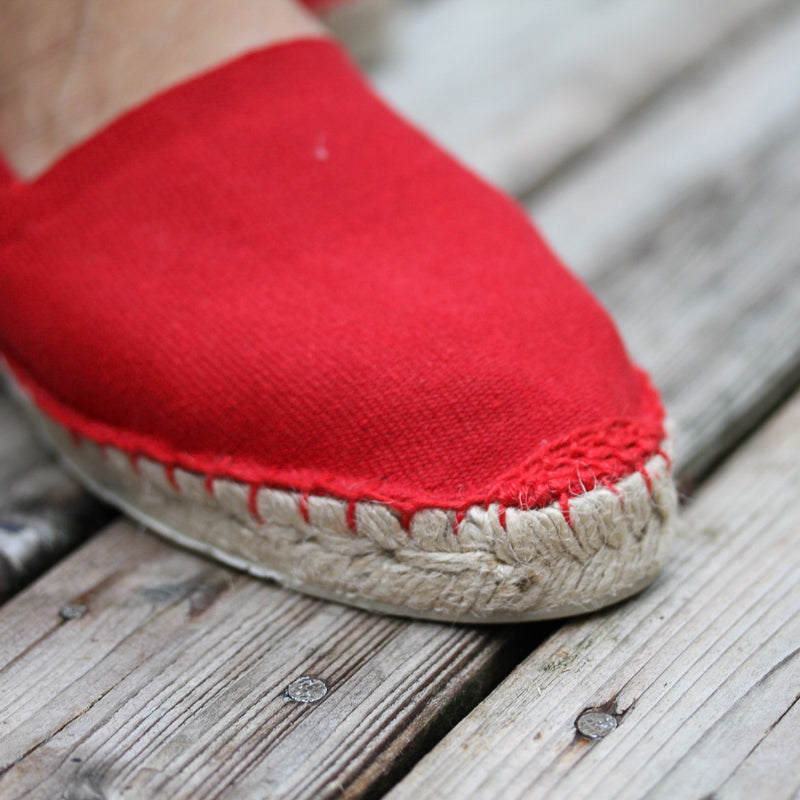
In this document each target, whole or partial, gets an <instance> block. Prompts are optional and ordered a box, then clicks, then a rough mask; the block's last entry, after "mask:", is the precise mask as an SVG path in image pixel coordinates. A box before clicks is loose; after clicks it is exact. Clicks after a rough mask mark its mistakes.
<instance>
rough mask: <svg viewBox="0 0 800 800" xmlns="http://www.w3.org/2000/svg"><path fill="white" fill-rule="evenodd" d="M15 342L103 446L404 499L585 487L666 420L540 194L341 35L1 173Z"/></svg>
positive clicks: (56, 404) (531, 502) (255, 479)
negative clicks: (548, 241) (24, 176)
mask: <svg viewBox="0 0 800 800" xmlns="http://www.w3.org/2000/svg"><path fill="white" fill-rule="evenodd" d="M578 224H580V220H576V225H578ZM0 350H2V352H3V353H4V354H5V356H6V358H7V359H8V362H9V364H10V365H11V367H12V369H13V370H14V372H15V373H16V375H17V378H18V379H19V380H20V381H21V382H22V383H23V384H24V385H25V386H27V387H28V389H29V390H30V391H31V393H32V394H33V396H34V398H35V400H36V401H37V403H38V404H39V405H40V407H41V408H42V409H43V410H44V411H45V412H46V413H48V414H49V415H51V416H52V417H54V418H55V419H57V420H58V421H59V422H61V423H62V424H64V425H66V426H67V427H69V428H70V429H72V430H73V431H75V432H76V433H78V434H81V435H83V436H87V437H90V438H92V439H94V440H96V441H97V442H99V443H102V444H111V445H114V446H116V447H120V448H122V449H124V450H126V451H128V452H130V453H131V454H144V455H147V456H149V457H152V458H155V459H157V460H160V461H162V462H163V463H165V464H167V465H170V466H181V467H183V468H186V469H189V470H195V471H198V472H201V473H204V474H213V475H219V476H228V477H232V478H236V479H239V480H242V481H246V482H249V483H251V484H253V485H264V486H275V487H284V488H290V489H296V490H298V491H301V492H308V493H315V492H319V493H325V494H329V495H334V496H337V497H342V498H344V499H348V500H362V499H372V500H379V501H384V502H387V503H390V504H391V505H392V506H393V507H395V508H396V509H397V510H398V511H399V512H401V513H403V514H408V513H410V512H413V511H414V510H417V509H420V508H424V507H429V506H438V507H445V508H456V509H460V508H465V507H466V506H468V505H471V504H474V503H489V502H493V501H498V502H501V503H503V504H506V505H515V506H523V507H527V506H541V505H544V504H547V503H550V502H553V501H554V500H561V501H562V503H563V502H564V500H565V498H568V497H569V496H571V495H575V494H579V493H580V492H582V491H584V490H585V489H590V488H592V487H593V486H594V485H596V483H597V482H598V481H600V482H604V483H609V482H612V481H615V480H617V479H619V478H621V477H623V476H624V475H627V474H629V473H631V472H633V471H635V470H638V469H641V468H642V466H643V464H644V462H645V461H646V460H647V459H648V458H649V457H650V456H652V455H653V454H654V453H655V452H657V451H658V448H659V443H660V441H661V439H662V438H663V435H664V432H663V426H662V411H661V407H660V405H659V402H658V398H657V396H656V394H655V393H654V391H653V390H652V388H651V387H650V384H649V383H648V381H647V379H646V377H645V376H644V375H643V374H642V373H641V372H640V371H638V370H637V369H636V368H635V367H634V366H633V365H632V364H631V362H630V360H629V358H628V356H627V354H626V352H625V349H624V347H623V345H622V343H621V341H620V339H619V336H618V334H617V332H616V330H615V328H614V325H613V323H612V322H611V321H610V320H609V318H608V316H607V314H606V313H605V312H604V311H603V310H602V308H601V307H600V306H599V305H598V303H597V302H596V301H595V300H594V299H593V298H592V296H591V295H590V294H589V292H588V291H587V290H586V289H585V288H584V286H583V285H582V284H581V283H580V282H579V281H578V280H577V279H576V278H575V277H573V276H572V275H571V274H570V273H569V272H567V271H566V270H565V269H564V268H563V267H562V266H561V265H560V264H559V262H558V260H557V259H556V258H555V257H554V255H553V254H552V253H551V252H550V250H548V248H547V246H546V245H545V244H544V243H543V241H542V239H541V238H540V236H539V235H538V234H537V233H536V231H535V230H534V229H533V228H532V227H531V225H530V223H529V221H528V219H527V218H526V216H525V214H524V213H523V212H522V211H521V210H520V209H519V208H518V207H517V206H516V205H515V204H514V203H513V202H512V201H510V200H509V199H507V198H506V197H505V196H503V195H502V194H500V193H499V192H497V191H496V190H494V189H492V188H491V187H489V186H487V185H486V184H485V183H483V182H482V181H481V180H479V179H478V178H476V177H475V176H473V175H472V174H471V173H469V172H468V171H466V170H465V169H464V168H463V167H461V166H460V165H459V164H457V163H456V162H454V161H453V160H452V159H451V158H449V157H448V156H447V155H445V154H443V153H442V151H441V150H439V149H438V148H437V147H436V146H435V145H433V144H432V143H431V142H430V141H429V140H428V139H426V138H425V137H424V136H422V135H421V134H420V133H419V132H417V131H416V130H414V129H413V128H412V127H410V126H409V125H408V124H407V123H406V122H404V121H403V120H401V119H400V118H398V117H397V116H396V115H395V114H393V113H392V112H391V111H390V110H388V109H387V108H386V106H385V105H383V104H382V103H381V102H380V101H379V100H378V99H377V98H376V97H375V96H374V95H373V93H372V92H371V91H370V89H369V88H368V87H367V86H366V85H365V83H364V81H363V79H362V78H361V76H360V75H359V74H358V72H357V70H356V69H355V68H354V67H353V66H352V65H351V63H350V62H349V61H348V59H347V57H346V56H344V55H343V53H342V51H341V50H340V49H339V47H338V46H337V45H335V44H334V43H332V42H329V41H325V40H303V41H298V42H293V43H289V44H284V45H278V46H275V47H271V48H269V49H266V50H263V51H260V52H256V53H253V54H250V55H246V56H244V57H242V58H239V59H237V60H236V61H234V62H232V63H229V64H227V65H224V66H222V67H220V68H218V69H216V70H214V71H212V72H209V73H208V74H205V75H203V76H200V77H198V78H196V79H194V80H192V81H189V82H187V83H185V84H183V85H181V86H178V87H176V88H174V89H171V90H169V91H167V92H165V93H164V94H162V95H160V96H158V97H157V98H155V99H153V100H151V101H150V102H148V103H147V104H145V105H144V106H142V107H140V108H138V109H136V110H134V111H132V112H130V113H128V114H127V115H125V116H124V117H123V118H121V119H119V120H118V121H117V122H115V123H114V124H112V125H111V126H110V127H109V128H107V129H106V130H105V131H103V132H102V133H100V134H99V135H97V136H96V137H95V138H93V139H92V140H91V141H89V142H88V143H86V144H85V145H83V146H80V147H78V148H77V149H75V150H74V151H72V152H71V153H70V154H69V155H68V156H66V157H65V158H63V159H62V160H61V161H60V162H58V163H57V164H56V165H55V166H54V167H53V168H52V169H51V170H50V171H49V172H47V173H46V174H45V175H44V176H43V177H42V178H40V179H38V180H37V181H35V182H33V183H31V184H28V185H23V184H21V183H16V184H13V185H8V184H7V185H6V188H5V190H0Z"/></svg>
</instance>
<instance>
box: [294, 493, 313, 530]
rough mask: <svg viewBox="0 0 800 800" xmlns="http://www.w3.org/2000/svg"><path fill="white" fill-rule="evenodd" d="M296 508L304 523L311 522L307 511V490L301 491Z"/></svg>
mask: <svg viewBox="0 0 800 800" xmlns="http://www.w3.org/2000/svg"><path fill="white" fill-rule="evenodd" d="M297 508H298V510H299V511H300V516H301V517H302V518H303V522H305V523H306V524H308V523H309V522H311V517H310V516H309V513H308V492H301V494H300V497H299V498H298V499H297Z"/></svg>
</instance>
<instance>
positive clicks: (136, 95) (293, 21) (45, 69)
mask: <svg viewBox="0 0 800 800" xmlns="http://www.w3.org/2000/svg"><path fill="white" fill-rule="evenodd" d="M324 35H325V29H324V28H323V27H322V25H321V24H320V23H319V22H317V20H316V19H315V18H314V17H313V16H311V15H310V14H309V13H307V12H306V11H305V10H304V9H303V8H302V7H301V6H300V5H298V4H296V3H295V2H293V1H292V0H169V2H165V1H164V0H136V2H130V0H59V1H58V2H57V3H53V2H49V0H3V2H2V3H0V152H2V153H3V154H4V156H5V158H6V160H7V161H8V163H9V166H10V167H11V168H12V169H13V170H14V171H15V172H16V173H17V175H18V176H19V177H21V178H23V179H32V178H35V177H37V176H38V175H40V174H41V173H42V172H44V171H45V170H47V168H48V167H49V166H50V165H51V164H52V163H53V162H54V161H56V160H57V159H58V158H59V157H60V156H62V155H63V154H64V153H66V152H67V151H68V150H69V149H71V148H72V147H74V146H75V144H77V143H78V142H81V141H83V140H84V139H87V138H88V137H90V136H91V135H92V134H94V133H95V132H96V131H98V130H99V129H100V128H102V127H103V126H105V125H106V124H108V123H109V122H110V121H111V120H113V119H114V118H115V117H117V116H119V115H120V114H121V113H123V112H124V111H126V110H127V109H129V108H131V107H133V106H135V105H137V104H138V103H141V102H143V101H144V100H147V98H149V97H151V96H152V95H154V94H155V93H157V92H158V91H159V90H161V89H164V88H166V87H169V86H172V85H174V84H176V83H180V82H181V81H183V80H186V79H187V78H189V77H191V76H192V75H196V74H198V73H200V72H203V71H204V70H206V69H208V68H211V67H213V66H214V65H215V64H219V63H222V62H224V61H227V60H230V59H232V58H235V57H237V56H239V55H241V54H243V53H245V52H247V51H248V50H253V49H257V48H260V47H263V46H266V45H269V44H273V43H275V42H280V41H285V40H289V39H294V38H298V37H306V36H324Z"/></svg>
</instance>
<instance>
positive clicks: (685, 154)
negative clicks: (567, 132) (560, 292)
mask: <svg viewBox="0 0 800 800" xmlns="http://www.w3.org/2000/svg"><path fill="white" fill-rule="evenodd" d="M798 52H800V5H798V4H796V5H795V7H794V9H793V10H792V11H791V13H787V14H784V15H783V16H782V17H781V18H780V20H779V21H777V22H774V23H773V24H771V25H765V26H761V27H759V28H758V29H757V30H756V31H755V32H754V33H753V35H751V36H748V37H745V38H743V39H742V40H740V41H739V42H737V44H736V46H735V47H728V48H726V49H725V51H724V52H723V53H721V54H719V55H718V57H717V58H714V59H711V58H709V59H708V62H707V63H706V64H705V65H704V67H703V68H702V69H700V70H698V72H697V73H696V74H695V75H693V76H692V80H691V81H688V82H687V84H686V85H683V86H679V87H678V86H676V87H675V88H674V89H673V91H672V92H671V93H669V94H668V95H666V96H664V97H662V98H661V100H660V101H659V102H658V103H656V104H654V105H653V106H652V107H651V108H649V109H648V111H647V113H646V114H643V115H641V116H640V117H639V118H637V119H636V120H635V121H633V122H632V123H631V124H630V125H629V126H627V127H626V129H625V130H622V131H620V132H619V134H618V135H617V136H616V137H614V138H612V139H609V140H608V141H607V142H605V143H604V144H603V145H601V146H600V147H598V148H597V150H596V151H595V152H594V154H593V157H592V158H591V159H590V160H586V161H584V162H582V163H581V164H580V165H579V166H578V167H577V168H576V169H575V170H573V171H572V172H571V173H568V174H565V175H564V176H563V177H562V180H560V181H558V182H557V183H555V184H553V185H552V186H551V187H549V188H548V189H547V190H546V191H545V192H543V193H541V194H540V195H539V196H538V197H537V198H535V199H534V200H533V201H532V202H531V204H530V207H531V210H532V213H533V214H534V216H535V217H536V218H537V219H538V220H539V222H540V224H541V226H542V228H543V229H544V231H545V232H546V233H547V235H548V237H549V238H550V240H551V242H552V243H553V245H554V246H555V247H556V249H557V250H558V251H559V252H561V253H562V254H564V256H565V258H566V259H567V261H568V263H570V264H571V265H573V267H574V268H575V269H576V270H577V271H578V272H579V273H580V274H581V275H583V276H584V277H585V278H586V279H587V280H588V281H589V282H590V284H591V285H592V287H593V288H594V289H595V291H596V292H597V293H598V295H599V296H600V298H601V299H602V300H604V301H605V302H606V304H607V305H608V307H609V308H610V309H611V311H612V312H613V313H614V316H615V317H616V319H617V320H618V322H619V325H620V328H621V329H622V332H623V334H624V335H625V338H626V341H627V342H628V345H629V348H630V350H631V352H632V353H633V355H634V357H635V358H637V359H638V360H639V361H641V362H642V363H644V364H645V365H647V366H648V367H650V368H651V369H652V370H653V372H654V375H655V377H656V380H657V382H658V384H659V387H660V388H661V390H662V392H663V394H664V397H665V400H666V403H667V407H668V409H669V411H670V415H671V416H672V417H673V419H674V420H675V421H676V423H677V427H678V457H677V463H678V465H679V466H680V467H681V472H682V476H683V480H684V483H691V482H694V481H695V480H697V479H698V477H700V476H701V475H702V474H703V472H704V471H705V470H707V469H708V468H709V467H710V466H711V465H712V464H713V463H714V462H715V461H716V460H717V459H719V458H720V456H721V455H722V454H724V452H726V451H727V450H728V449H729V448H730V447H732V446H733V445H735V443H736V442H737V441H738V440H739V439H740V438H741V436H742V435H744V434H745V433H746V432H747V431H748V430H750V429H751V428H752V427H753V426H754V425H756V424H757V423H758V421H759V420H760V419H761V418H762V417H763V415H764V414H765V413H767V412H768V411H769V410H770V409H771V408H772V407H774V405H775V403H776V402H779V401H780V399H781V398H782V397H784V396H785V395H786V393H787V391H789V390H790V389H791V387H792V386H794V385H796V384H797V382H798V380H800V258H799V257H798V252H799V251H800V233H799V228H798V219H800V70H798V69H797V68H796V62H797V53H798Z"/></svg>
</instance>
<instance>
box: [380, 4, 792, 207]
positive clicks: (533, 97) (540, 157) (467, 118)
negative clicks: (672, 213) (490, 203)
mask: <svg viewBox="0 0 800 800" xmlns="http://www.w3.org/2000/svg"><path fill="white" fill-rule="evenodd" d="M790 5H792V3H791V2H789V3H787V2H786V0H701V1H700V2H691V3H675V2H670V0H608V1H607V2H604V3H596V2H593V0H550V1H549V2H536V3H520V2H519V1H518V0H495V1H494V2H492V3H486V2H482V0H437V1H436V2H426V3H405V4H402V5H401V7H400V8H399V9H398V12H397V14H396V17H397V19H396V20H395V27H394V29H393V37H392V38H391V39H390V44H391V45H392V48H391V49H389V50H388V52H387V53H386V55H385V57H384V60H383V61H382V62H381V63H379V64H378V65H377V66H376V69H375V70H373V77H374V80H375V82H376V84H377V86H378V88H379V89H380V90H381V91H382V92H383V93H384V94H385V95H386V96H388V97H389V98H390V99H391V100H392V101H393V102H394V103H395V104H396V106H397V107H398V108H400V109H402V110H403V111H405V112H406V113H407V114H408V115H409V116H410V117H412V118H413V119H415V120H417V121H418V122H419V123H420V124H421V125H422V127H423V128H424V129H425V130H427V131H429V132H431V133H432V134H433V135H434V136H435V137H436V138H437V139H439V140H440V141H442V142H443V143H444V144H445V145H447V146H448V147H449V148H450V149H451V150H452V151H453V152H455V153H456V154H458V155H459V156H460V157H461V158H463V159H464V160H465V161H466V162H467V163H469V164H471V165H472V166H474V167H475V168H476V169H477V170H478V171H479V172H481V173H483V174H484V175H486V176H487V177H488V178H489V179H490V180H493V181H495V182H497V183H499V184H500V185H502V186H504V187H505V188H506V189H508V190H510V191H511V192H513V193H515V194H517V195H519V194H522V193H525V192H528V191H529V190H530V189H531V188H532V187H534V186H535V185H536V184H537V183H539V182H540V181H541V180H542V179H544V178H545V177H547V176H549V175H552V173H553V172H554V171H556V170H557V169H558V168H559V167H560V166H561V165H563V164H564V162H566V161H569V160H571V159H573V158H574V157H575V156H576V155H578V154H580V153H582V152H584V151H586V150H587V149H588V148H589V147H590V146H591V145H592V144H593V143H594V142H597V141H598V140H599V139H601V138H602V137H603V136H605V135H607V134H608V133H609V131H611V130H612V129H613V128H614V127H616V126H617V125H619V124H620V123H621V122H622V121H624V120H625V119H626V118H627V117H628V116H630V115H631V114H632V113H633V112H634V111H635V110H637V109H638V108H639V107H640V106H641V105H642V104H643V103H646V102H648V100H649V99H650V98H652V96H653V95H654V94H655V93H658V92H659V91H661V90H662V89H663V87H664V86H665V85H668V84H669V83H670V82H672V81H674V80H675V79H676V77H677V76H680V75H681V74H682V73H683V72H684V71H685V70H686V69H687V68H689V67H690V65H692V64H695V63H697V62H698V61H700V60H702V59H703V58H705V57H706V56H707V54H708V53H709V52H711V51H713V50H714V48H715V47H717V46H719V45H720V44H722V43H724V42H727V41H729V40H731V39H734V38H736V37H737V36H739V35H740V34H741V32H742V31H743V30H747V29H748V28H749V27H752V26H753V25H754V24H758V21H759V20H760V19H761V18H762V17H763V16H764V14H765V13H767V14H771V13H779V12H780V11H781V9H782V8H786V7H787V6H790Z"/></svg>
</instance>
